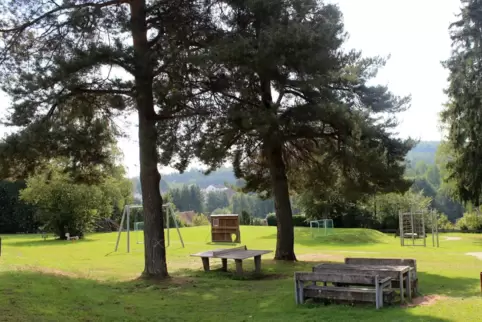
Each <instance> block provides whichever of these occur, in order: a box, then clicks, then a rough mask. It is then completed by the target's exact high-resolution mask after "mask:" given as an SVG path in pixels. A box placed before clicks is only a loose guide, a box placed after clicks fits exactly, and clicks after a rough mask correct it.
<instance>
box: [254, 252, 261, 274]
mask: <svg viewBox="0 0 482 322" xmlns="http://www.w3.org/2000/svg"><path fill="white" fill-rule="evenodd" d="M254 271H255V273H256V274H261V255H259V256H254Z"/></svg>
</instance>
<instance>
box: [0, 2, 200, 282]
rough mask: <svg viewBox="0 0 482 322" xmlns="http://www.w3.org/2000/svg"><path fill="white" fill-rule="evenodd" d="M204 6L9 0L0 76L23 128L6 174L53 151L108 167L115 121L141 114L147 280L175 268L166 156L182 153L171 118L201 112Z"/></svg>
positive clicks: (8, 149)
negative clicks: (163, 172) (195, 59)
mask: <svg viewBox="0 0 482 322" xmlns="http://www.w3.org/2000/svg"><path fill="white" fill-rule="evenodd" d="M204 4H205V2H204V1H187V0H173V1H161V0H64V1H61V0H52V1H37V0H18V1H11V0H0V15H1V20H0V32H1V33H2V38H1V40H0V80H1V84H2V89H3V90H4V91H5V92H6V93H7V94H9V95H10V97H11V98H12V109H11V111H12V113H11V115H10V116H9V119H8V122H9V123H10V124H11V125H14V126H17V127H20V132H19V133H17V134H15V135H13V136H12V137H10V138H8V139H7V140H6V141H5V142H3V144H2V146H1V151H0V152H1V154H2V157H3V158H2V160H8V161H9V162H2V164H1V166H2V171H3V172H4V175H5V176H15V175H16V174H18V173H20V172H24V171H17V170H24V169H27V170H31V169H33V168H35V167H36V166H37V165H38V163H39V162H41V161H42V160H43V159H49V158H50V157H53V156H65V157H68V158H70V159H71V161H72V164H73V165H74V166H73V168H74V169H73V170H76V169H78V168H82V167H84V166H86V165H89V164H92V163H99V164H102V163H104V162H105V153H104V150H103V147H104V146H105V145H106V143H110V142H111V141H112V140H111V137H112V134H113V133H112V128H113V127H112V118H113V117H115V116H116V115H117V114H125V113H131V112H134V113H137V115H138V121H139V128H138V129H139V131H138V133H139V148H140V160H139V161H140V162H139V165H140V181H141V187H142V199H143V205H144V215H145V226H144V238H145V243H144V245H145V266H144V272H143V273H144V275H145V276H147V277H156V278H163V277H166V276H167V275H168V272H167V265H166V253H165V240H164V229H163V214H162V197H161V194H160V191H159V181H160V173H159V171H158V163H159V162H160V161H161V162H162V163H169V162H170V160H171V157H172V155H173V154H175V153H177V152H180V151H178V150H177V146H174V145H173V144H172V142H173V141H172V139H171V138H172V137H173V136H175V135H176V134H175V133H173V130H172V127H171V126H170V122H169V121H170V120H172V119H175V118H185V117H187V116H191V115H196V114H197V106H198V105H197V103H196V100H197V99H196V97H197V94H199V93H200V91H197V90H196V89H195V88H193V86H195V82H194V81H193V79H195V73H196V71H195V69H194V68H192V66H191V65H190V64H189V63H187V62H186V60H185V58H187V57H188V56H189V51H193V52H194V51H195V50H196V48H197V46H199V44H200V43H202V41H203V39H204V31H205V30H208V29H209V28H208V27H207V24H205V23H204V22H205V21H207V18H209V16H208V15H206V14H205V12H204ZM183 124H184V125H185V126H190V125H192V124H195V121H192V123H190V122H188V121H187V119H186V121H185V122H184V123H183ZM184 132H185V133H191V132H193V131H192V128H189V130H187V131H184ZM159 147H162V148H163V154H162V155H161V156H160V155H159V153H158V148H159ZM183 166H185V164H181V165H179V167H183Z"/></svg>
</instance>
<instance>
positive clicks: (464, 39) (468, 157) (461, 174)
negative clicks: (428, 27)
mask: <svg viewBox="0 0 482 322" xmlns="http://www.w3.org/2000/svg"><path fill="white" fill-rule="evenodd" d="M481 12H482V2H481V1H479V0H463V1H462V7H461V12H460V14H459V16H458V20H457V21H456V22H454V23H453V24H452V25H451V27H450V35H451V39H452V55H451V57H450V58H449V59H448V60H447V61H446V62H444V66H445V67H446V68H447V69H448V71H449V73H450V75H449V86H448V88H447V89H446V93H447V95H448V98H449V100H448V102H447V104H446V107H445V109H444V110H443V112H442V120H443V121H444V123H445V125H446V127H447V129H448V141H449V142H448V144H449V146H450V148H451V150H452V151H451V154H450V156H451V158H450V160H449V161H448V163H447V170H448V177H447V179H448V180H450V181H451V182H453V183H454V188H455V189H454V192H455V194H456V195H457V196H458V197H459V198H460V199H461V200H462V201H464V202H470V203H472V204H473V205H476V206H479V205H480V202H481V195H482V164H481V162H480V160H481V159H482V122H481V120H482V110H481V108H480V106H481V103H482V101H481V97H482V96H481V89H480V88H481V85H482V76H481V75H482V73H481V71H482V69H481V68H482V65H481V62H482V44H481V40H482V31H481V28H480V27H481V25H482V14H481Z"/></svg>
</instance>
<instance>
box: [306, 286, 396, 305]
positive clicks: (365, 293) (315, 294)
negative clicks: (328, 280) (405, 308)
mask: <svg viewBox="0 0 482 322" xmlns="http://www.w3.org/2000/svg"><path fill="white" fill-rule="evenodd" d="M303 291H304V297H305V298H323V299H327V300H343V301H352V302H372V303H373V302H375V303H377V296H376V291H375V289H362V288H344V287H330V286H327V287H325V286H313V285H310V286H305V287H304V289H303ZM393 294H394V292H393V290H383V302H384V303H391V302H392V301H393Z"/></svg>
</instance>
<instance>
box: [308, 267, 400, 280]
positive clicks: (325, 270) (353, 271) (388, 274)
mask: <svg viewBox="0 0 482 322" xmlns="http://www.w3.org/2000/svg"><path fill="white" fill-rule="evenodd" d="M313 272H316V273H325V274H350V275H360V274H361V275H369V276H376V275H378V276H380V277H381V278H386V277H390V278H392V279H394V280H398V279H399V276H400V273H399V272H396V271H395V272H392V271H368V270H364V271H362V270H358V269H344V270H339V269H334V268H332V267H325V266H323V267H313Z"/></svg>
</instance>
